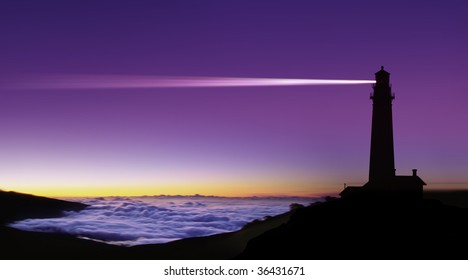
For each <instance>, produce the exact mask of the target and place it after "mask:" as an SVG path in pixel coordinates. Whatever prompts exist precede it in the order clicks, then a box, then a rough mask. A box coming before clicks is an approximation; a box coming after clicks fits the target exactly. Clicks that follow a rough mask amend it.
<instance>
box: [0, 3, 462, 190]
mask: <svg viewBox="0 0 468 280" xmlns="http://www.w3.org/2000/svg"><path fill="white" fill-rule="evenodd" d="M467 12H468V4H467V3H466V2H465V1H461V0H460V1H388V2H382V1H375V0H374V1H305V0H304V1H294V0H287V1H286V0H285V1H274V0H263V1H260V0H238V1H219V0H213V1H206V0H200V1H188V0H187V1H178V0H168V1H73V0H68V1H63V0H60V1H48V0H44V1H21V0H15V1H2V5H1V8H0V36H1V37H0V38H1V39H0V40H1V44H0V50H1V52H0V83H1V84H0V96H1V100H2V101H1V102H0V131H1V132H2V133H1V137H0V186H1V188H3V189H7V190H15V191H23V192H30V193H35V194H41V195H52V196H65V195H66V196H73V195H143V194H148V195H153V194H194V193H200V194H207V195H208V194H213V195H228V196H243V195H317V194H322V193H333V192H338V191H340V190H341V189H342V185H343V183H345V182H346V183H349V184H359V183H365V182H366V180H367V175H368V160H369V149H370V148H369V145H370V125H371V123H370V121H371V109H372V106H371V101H370V100H369V94H370V92H371V91H372V88H371V86H370V85H340V86H295V87H252V88H248V87H240V88H193V89H191V88H169V89H168V88H163V89H74V90H59V89H55V90H47V89H29V90H11V89H8V88H7V87H5V86H4V87H2V86H1V85H2V84H3V85H6V84H8V83H9V82H11V81H16V82H19V83H21V82H23V81H24V82H25V83H26V82H27V77H28V76H30V75H38V74H40V75H44V74H54V75H57V74H60V75H61V74H80V75H164V76H218V77H223V76H225V77H252V78H305V79H307V78H311V79H313V78H318V79H373V78H374V73H375V72H376V71H378V70H379V69H380V66H381V65H385V67H386V69H387V70H388V71H389V72H390V73H391V82H392V84H393V91H394V92H395V94H396V99H395V101H394V106H393V108H394V111H393V113H394V134H395V152H396V155H395V160H396V168H397V174H400V175H404V174H410V173H411V169H412V168H418V169H419V174H420V176H421V177H422V178H423V179H424V180H425V181H426V182H427V183H428V185H429V186H428V188H467V187H468V145H467V144H468V129H467V123H468V110H467V108H466V107H467V104H468V86H467V81H466V77H468V70H467V69H468V55H467V53H466V50H467V49H468V36H466V30H467V29H468V17H467V16H466V14H467Z"/></svg>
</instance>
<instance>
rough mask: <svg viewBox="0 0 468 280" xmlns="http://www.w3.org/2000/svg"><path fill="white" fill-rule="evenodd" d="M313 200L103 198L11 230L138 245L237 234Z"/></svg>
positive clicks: (162, 197) (24, 221)
mask: <svg viewBox="0 0 468 280" xmlns="http://www.w3.org/2000/svg"><path fill="white" fill-rule="evenodd" d="M316 200H317V199H313V198H300V197H273V198H257V197H252V198H226V197H205V196H144V197H99V198H82V199H74V201H77V202H82V203H85V204H88V205H90V207H88V208H86V209H85V210H82V211H80V212H67V213H66V215H65V216H64V217H61V218H52V219H27V220H23V221H18V222H16V223H13V224H11V225H10V226H11V227H14V228H17V229H21V230H27V231H39V232H53V233H67V234H72V235H76V236H79V237H82V238H89V239H93V240H98V241H102V242H106V243H110V244H117V245H125V246H133V245H140V244H155V243H165V242H170V241H173V240H177V239H182V238H189V237H198V236H207V235H212V234H218V233H223V232H230V231H236V230H239V229H240V228H242V226H244V225H245V224H246V223H248V222H251V221H253V220H255V219H262V218H264V217H265V216H274V215H278V214H281V213H284V212H287V211H288V210H289V205H290V204H291V203H300V204H304V205H307V204H309V203H311V202H314V201H316Z"/></svg>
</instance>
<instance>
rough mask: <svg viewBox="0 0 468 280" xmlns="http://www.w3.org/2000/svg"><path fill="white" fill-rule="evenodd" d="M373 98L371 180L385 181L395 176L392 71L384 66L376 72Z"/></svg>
mask: <svg viewBox="0 0 468 280" xmlns="http://www.w3.org/2000/svg"><path fill="white" fill-rule="evenodd" d="M373 88H374V92H373V93H372V95H371V97H370V98H371V99H372V132H371V145H370V161H369V182H371V183H379V182H385V181H387V180H388V179H390V178H392V177H394V176H395V156H394V151H393V121H392V101H393V99H395V96H394V95H393V94H392V88H391V86H390V73H388V72H387V71H385V70H384V68H383V66H382V68H381V69H380V71H379V72H377V73H375V85H374V86H373Z"/></svg>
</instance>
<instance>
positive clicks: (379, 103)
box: [340, 66, 426, 199]
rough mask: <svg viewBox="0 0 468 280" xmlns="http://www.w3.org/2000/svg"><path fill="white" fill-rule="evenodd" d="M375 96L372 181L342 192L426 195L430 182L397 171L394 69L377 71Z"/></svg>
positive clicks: (370, 167)
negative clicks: (391, 71)
mask: <svg viewBox="0 0 468 280" xmlns="http://www.w3.org/2000/svg"><path fill="white" fill-rule="evenodd" d="M370 98H371V100H372V127H371V143H370V160H369V181H368V182H367V183H366V184H364V185H363V186H349V187H345V189H344V190H343V191H342V192H341V193H340V196H341V197H343V198H345V197H357V196H358V197H375V196H379V197H382V196H384V197H387V196H388V197H392V198H404V199H406V198H411V199H414V198H417V199H420V198H422V192H423V186H424V185H426V183H425V182H424V181H423V180H422V179H421V178H420V177H419V176H418V175H417V169H413V170H412V175H409V176H405V175H404V176H401V175H396V169H395V154H394V145H393V116H392V103H393V100H394V99H395V96H394V95H393V93H392V87H391V84H390V73H389V72H387V71H385V70H384V67H383V66H382V67H381V69H380V70H379V71H378V72H377V73H375V84H374V85H373V92H372V95H371V97H370Z"/></svg>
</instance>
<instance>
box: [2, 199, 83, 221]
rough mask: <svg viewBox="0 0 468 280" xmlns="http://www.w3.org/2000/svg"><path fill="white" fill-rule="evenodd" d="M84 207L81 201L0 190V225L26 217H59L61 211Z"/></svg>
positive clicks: (61, 213)
mask: <svg viewBox="0 0 468 280" xmlns="http://www.w3.org/2000/svg"><path fill="white" fill-rule="evenodd" d="M86 207H87V205H85V204H83V203H77V202H70V201H63V200H58V199H52V198H46V197H41V196H35V195H30V194H23V193H17V192H5V191H0V225H3V224H5V223H9V222H13V221H16V220H22V219H28V218H54V217H60V216H62V215H63V211H79V210H82V209H84V208H86Z"/></svg>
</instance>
